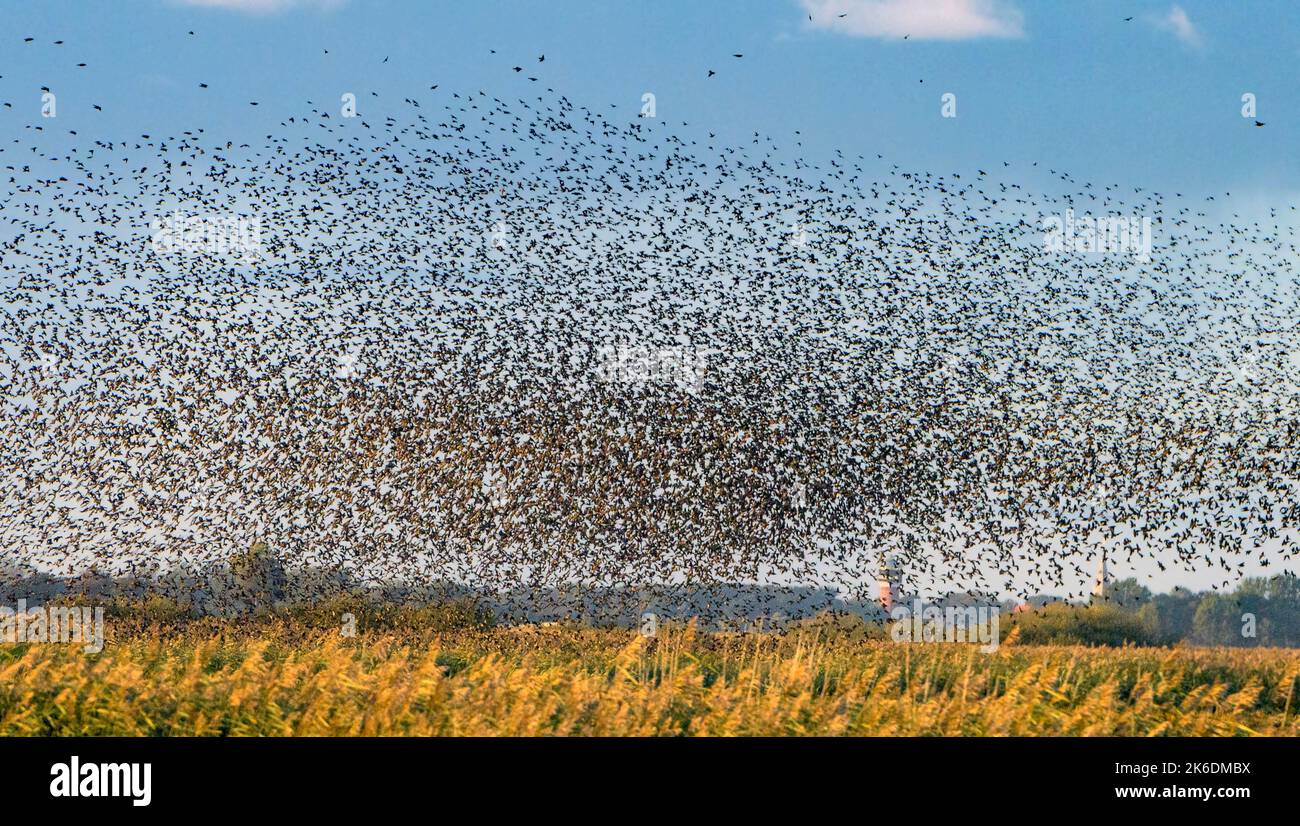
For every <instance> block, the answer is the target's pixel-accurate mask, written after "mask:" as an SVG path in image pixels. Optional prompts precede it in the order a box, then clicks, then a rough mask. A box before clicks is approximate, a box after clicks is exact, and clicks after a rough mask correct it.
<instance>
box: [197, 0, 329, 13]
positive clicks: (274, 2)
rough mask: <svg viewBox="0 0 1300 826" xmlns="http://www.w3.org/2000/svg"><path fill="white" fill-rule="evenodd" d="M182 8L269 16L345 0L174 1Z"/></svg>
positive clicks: (325, 6)
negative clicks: (190, 7) (194, 7)
mask: <svg viewBox="0 0 1300 826" xmlns="http://www.w3.org/2000/svg"><path fill="white" fill-rule="evenodd" d="M175 2H178V3H179V4H180V5H182V6H196V7H198V8H204V9H231V10H232V11H243V12H251V13H254V14H269V13H271V12H277V11H285V10H287V9H294V8H316V9H332V8H337V7H338V6H341V5H343V4H344V3H345V2H347V0H175Z"/></svg>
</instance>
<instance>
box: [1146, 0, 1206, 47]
mask: <svg viewBox="0 0 1300 826" xmlns="http://www.w3.org/2000/svg"><path fill="white" fill-rule="evenodd" d="M1148 21H1149V22H1150V23H1151V25H1153V26H1155V27H1156V28H1157V29H1159V30H1161V31H1164V32H1169V33H1170V34H1172V35H1173V36H1174V37H1176V38H1178V39H1179V40H1180V41H1181V42H1183V43H1185V44H1187V45H1188V46H1191V47H1193V48H1200V47H1201V46H1202V45H1203V44H1204V40H1203V38H1202V37H1201V32H1200V30H1199V29H1197V28H1196V26H1195V25H1194V24H1193V23H1192V20H1191V18H1190V17H1188V16H1187V12H1185V11H1183V7H1182V6H1179V5H1177V4H1175V5H1173V6H1170V8H1169V11H1167V12H1165V13H1164V14H1157V15H1153V16H1151V17H1149V18H1148Z"/></svg>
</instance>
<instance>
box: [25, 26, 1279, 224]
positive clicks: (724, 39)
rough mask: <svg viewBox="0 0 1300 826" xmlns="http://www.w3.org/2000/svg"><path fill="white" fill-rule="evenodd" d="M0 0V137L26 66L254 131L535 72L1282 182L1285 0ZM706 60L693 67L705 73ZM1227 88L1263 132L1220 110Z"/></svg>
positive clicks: (499, 88)
mask: <svg viewBox="0 0 1300 826" xmlns="http://www.w3.org/2000/svg"><path fill="white" fill-rule="evenodd" d="M0 8H3V22H4V25H3V26H0V31H3V32H5V35H4V36H3V37H0V76H2V77H0V99H3V101H8V102H12V103H13V104H14V107H13V108H12V109H0V135H7V134H12V136H13V137H19V138H21V137H22V135H23V133H24V131H25V130H24V127H26V126H29V125H31V126H34V125H40V124H41V119H40V87H41V86H50V87H51V88H52V89H53V90H54V91H55V92H56V93H57V94H58V96H59V123H58V126H59V127H60V128H62V129H76V130H78V131H81V132H82V134H83V135H85V134H95V135H96V136H98V137H102V138H104V139H111V138H113V137H118V138H121V137H127V136H136V135H138V134H143V133H149V134H156V135H166V134H175V133H178V132H180V131H182V130H184V129H189V128H193V127H196V126H202V127H204V128H206V129H207V130H208V132H209V133H210V134H215V135H220V136H222V137H226V138H228V139H239V138H246V139H255V138H259V137H261V136H264V135H266V134H267V133H269V132H272V131H274V129H275V126H276V125H277V124H278V122H279V120H280V119H281V118H282V117H284V116H287V115H289V114H300V113H301V112H302V111H303V110H304V102H305V101H306V100H308V99H310V100H313V101H316V102H318V103H331V104H333V105H337V101H338V98H339V96H340V95H341V94H342V93H343V92H346V91H354V92H356V93H357V95H358V98H359V99H360V100H361V108H362V114H363V115H365V114H367V113H372V114H376V115H379V114H383V113H386V112H389V111H392V112H396V111H398V106H399V104H400V102H401V99H402V98H403V97H406V96H411V97H417V98H419V99H420V100H422V101H424V102H425V104H426V105H432V104H434V103H435V102H436V101H437V100H438V96H439V95H443V96H446V94H447V93H448V92H450V91H461V92H464V91H466V90H469V91H477V90H478V89H483V90H485V91H488V92H489V93H491V94H510V93H514V92H519V93H522V92H525V91H528V90H529V87H530V86H531V84H530V83H529V81H528V80H527V79H526V78H527V76H528V75H534V76H537V77H539V78H540V80H539V85H544V86H550V87H552V88H554V89H555V90H556V91H557V92H559V93H562V94H565V95H567V96H568V97H569V98H570V99H571V100H573V101H575V102H577V103H580V104H584V105H587V106H591V107H599V108H601V109H602V110H603V111H607V112H608V111H609V105H610V104H615V105H616V106H617V107H618V108H619V109H620V110H621V111H624V112H626V113H627V116H628V117H629V118H631V117H633V116H635V115H636V114H637V112H638V111H639V108H640V105H641V95H642V94H643V93H644V92H647V91H649V92H653V93H654V94H655V95H656V98H657V105H658V110H659V116H660V117H661V118H664V119H666V120H667V121H669V122H670V123H671V124H673V125H674V127H676V128H678V129H680V130H681V131H682V132H685V133H689V132H690V131H692V130H696V129H707V130H709V131H714V132H716V133H718V135H719V137H720V138H723V139H727V140H729V141H735V142H741V141H748V140H750V139H752V134H753V132H755V131H758V132H761V133H764V134H769V135H772V136H773V137H774V138H775V139H777V144H778V146H781V147H782V150H783V151H784V152H788V153H790V154H791V156H796V155H799V156H806V157H807V158H809V159H811V160H815V159H817V158H821V157H825V156H826V155H827V154H828V153H829V152H831V151H832V150H834V149H842V150H843V151H845V152H846V153H849V152H852V153H854V154H856V153H864V154H866V153H871V154H875V153H882V154H884V155H885V156H886V158H888V159H891V160H893V161H894V162H897V163H899V164H901V165H902V166H904V167H907V168H913V169H927V170H932V171H936V172H941V171H949V170H952V171H957V170H963V169H970V168H975V167H981V166H989V165H991V164H994V163H997V162H999V161H1002V160H1007V161H1011V162H1013V163H1019V162H1024V163H1026V165H1027V164H1028V163H1029V162H1032V161H1039V162H1040V165H1041V166H1045V167H1055V168H1057V169H1061V170H1068V171H1070V172H1071V173H1072V174H1073V175H1074V176H1075V177H1076V178H1079V179H1082V180H1092V181H1096V182H1098V183H1115V182H1118V183H1125V184H1132V185H1134V186H1143V187H1149V188H1154V189H1157V190H1159V189H1160V188H1162V187H1164V188H1169V189H1176V190H1178V191H1181V192H1184V193H1186V194H1209V193H1216V194H1220V196H1221V193H1223V192H1232V193H1233V194H1234V196H1235V197H1238V198H1242V199H1247V200H1249V201H1253V202H1259V203H1271V204H1274V205H1282V204H1289V203H1292V202H1294V200H1295V197H1294V196H1295V194H1296V193H1297V192H1300V153H1297V152H1296V151H1295V150H1296V147H1297V141H1296V136H1297V134H1298V133H1300V117H1298V116H1297V114H1296V111H1297V106H1300V85H1297V83H1296V80H1297V78H1298V77H1300V26H1296V25H1295V23H1296V18H1297V17H1298V16H1300V9H1297V7H1296V5H1295V4H1294V2H1290V1H1289V0H1248V1H1247V2H1242V3H1223V2H1219V1H1218V0H1181V2H1179V3H1172V2H1164V0H1161V1H1160V2H1156V1H1155V0H1153V1H1152V2H1143V1H1142V0H1092V2H1062V1H1061V0H707V2H701V0H656V1H655V2H585V1H584V2H578V0H555V2H545V3H542V2H536V0H474V2H456V3H450V2H438V1H437V0H115V2H111V3H106V2H101V3H92V2H87V0H41V2H39V3H30V2H14V0H3V3H2V5H0ZM810 13H811V14H813V15H814V20H812V21H810V20H809V18H808V16H809V14H810ZM839 14H845V15H846V17H844V18H841V17H839ZM1130 16H1131V17H1133V18H1134V19H1133V20H1132V21H1129V22H1125V21H1124V20H1123V18H1124V17H1130ZM190 30H193V31H194V32H195V35H194V36H190V35H189V34H188V33H187V32H189V31H190ZM903 31H906V33H907V34H908V37H907V39H906V40H904V39H902V38H901V37H900V34H899V33H900V32H903ZM27 36H31V37H34V38H35V40H34V42H32V43H27V44H25V43H23V38H24V37H27ZM54 40H63V41H64V45H63V46H54V45H52V42H53V41H54ZM325 49H329V54H328V55H326V54H325V53H324V50H325ZM491 49H496V52H497V53H496V54H491V53H490V50H491ZM733 53H743V54H744V55H745V57H744V58H743V59H739V60H737V59H735V58H732V57H731V56H730V55H731V54H733ZM541 54H545V55H546V62H545V63H544V64H539V63H538V62H537V57H538V56H539V55H541ZM385 57H387V58H388V62H387V63H383V62H382V61H383V59H384V58H385ZM80 62H85V63H87V64H88V66H87V67H86V68H77V67H76V64H77V63H80ZM515 65H519V66H523V67H525V71H524V72H523V73H521V74H516V73H514V72H512V71H510V69H511V67H512V66H515ZM709 69H714V70H716V71H717V73H718V74H717V76H716V77H713V78H707V77H706V75H707V72H708V70H709ZM922 81H924V82H922ZM200 82H206V83H208V84H209V88H208V89H206V90H201V89H199V88H198V84H199V83H200ZM433 83H438V84H439V87H440V88H439V90H438V91H437V92H430V91H429V89H428V87H429V86H430V85H432V84H433ZM371 90H374V91H378V92H379V93H380V95H381V97H380V98H378V99H375V98H373V97H371V96H370V95H369V92H370V91H371ZM945 92H952V93H953V94H955V95H956V96H957V104H958V109H957V113H958V116H957V117H956V118H955V119H944V118H942V117H940V105H941V102H940V97H941V95H942V94H943V93H945ZM1246 92H1251V93H1253V94H1255V95H1256V97H1257V101H1258V118H1259V119H1260V120H1262V121H1264V122H1265V123H1266V124H1267V126H1266V127H1264V128H1255V127H1254V126H1253V124H1252V122H1251V121H1250V120H1248V119H1243V118H1242V117H1241V106H1242V103H1241V96H1242V94H1243V93H1246ZM251 100H257V101H259V103H260V106H259V107H257V108H253V107H250V106H249V105H248V102H249V101H251ZM92 104H99V105H101V106H102V107H103V110H104V111H102V112H96V111H94V110H93V109H92V108H91V105H92ZM390 107H391V108H390ZM682 121H686V122H687V123H689V124H690V126H689V127H686V128H682V127H681V126H680V123H681V122H682ZM795 129H799V130H800V131H801V132H802V141H803V147H802V148H796V147H795V145H794V138H793V130H795ZM52 131H54V132H59V131H60V130H59V129H54V130H52ZM46 137H47V138H48V137H51V136H46ZM782 138H784V139H785V140H782ZM5 143H10V141H9V140H6V141H5ZM1029 173H1030V170H1029V169H1026V170H1025V177H1024V178H1022V180H1023V181H1024V182H1025V183H1026V184H1029V183H1033V180H1032V179H1031V178H1030V175H1029ZM1039 174H1040V175H1041V174H1042V173H1041V171H1040V172H1039Z"/></svg>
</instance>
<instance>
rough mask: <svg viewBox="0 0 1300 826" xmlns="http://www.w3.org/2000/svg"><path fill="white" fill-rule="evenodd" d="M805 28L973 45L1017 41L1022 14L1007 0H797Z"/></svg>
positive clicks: (1020, 33)
mask: <svg viewBox="0 0 1300 826" xmlns="http://www.w3.org/2000/svg"><path fill="white" fill-rule="evenodd" d="M799 2H800V5H802V6H803V8H804V11H805V12H807V13H808V14H809V15H810V16H811V18H812V19H811V20H810V21H809V25H810V26H812V27H813V28H816V29H828V30H830V31H835V32H840V33H842V34H847V35H852V36H855V37H879V38H884V39H898V38H902V37H908V38H909V39H913V40H973V39H976V38H981V37H1021V36H1023V35H1024V15H1023V14H1021V12H1020V10H1019V9H1018V8H1016V7H1015V6H1014V5H1013V4H1012V3H1011V2H1010V1H1009V0H799Z"/></svg>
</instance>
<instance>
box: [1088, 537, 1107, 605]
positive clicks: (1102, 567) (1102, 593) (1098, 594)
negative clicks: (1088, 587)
mask: <svg viewBox="0 0 1300 826" xmlns="http://www.w3.org/2000/svg"><path fill="white" fill-rule="evenodd" d="M1109 581H1110V575H1109V573H1108V572H1107V571H1106V549H1105V548H1102V549H1101V560H1100V561H1098V563H1097V578H1096V580H1094V581H1093V583H1092V595H1093V597H1094V598H1096V599H1097V600H1098V601H1101V600H1104V599H1106V583H1108V582H1109Z"/></svg>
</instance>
